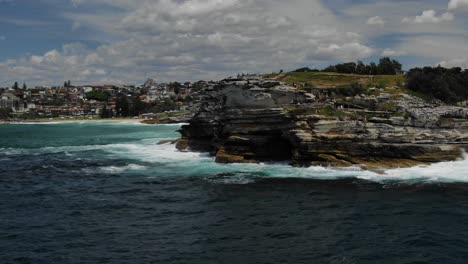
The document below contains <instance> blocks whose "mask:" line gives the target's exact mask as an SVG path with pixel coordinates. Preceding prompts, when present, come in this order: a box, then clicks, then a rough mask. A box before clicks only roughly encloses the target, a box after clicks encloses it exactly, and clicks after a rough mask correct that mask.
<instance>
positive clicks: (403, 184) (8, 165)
mask: <svg viewBox="0 0 468 264" xmlns="http://www.w3.org/2000/svg"><path fill="white" fill-rule="evenodd" d="M179 128H180V125H159V126H152V125H141V124H137V123H125V122H121V123H118V122H109V123H106V122H96V123H79V122H77V123H48V124H27V123H24V124H3V125H0V263H47V264H49V263H203V264H206V263H445V264H446V263H468V160H467V159H463V160H460V161H455V162H446V163H439V164H434V165H431V166H420V167H416V168H409V169H393V170H388V171H386V172H385V173H384V174H377V173H373V172H369V171H362V170H360V169H358V168H347V169H333V168H322V167H311V168H293V167H290V166H288V165H287V164H230V165H222V164H216V163H215V162H214V161H213V158H211V157H209V156H208V155H206V154H203V153H188V152H187V153H184V152H178V151H177V150H176V149H175V147H174V145H171V144H164V145H158V142H160V141H161V140H167V139H176V138H178V136H179V134H178V133H177V132H176V131H177V130H178V129H179Z"/></svg>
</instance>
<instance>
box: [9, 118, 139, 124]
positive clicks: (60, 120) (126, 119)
mask: <svg viewBox="0 0 468 264" xmlns="http://www.w3.org/2000/svg"><path fill="white" fill-rule="evenodd" d="M143 121H144V119H134V118H106V119H101V118H99V119H45V118H44V119H31V120H22V121H5V120H2V121H0V124H22V123H28V124H41V123H95V122H116V123H118V122H129V123H140V124H144V123H143Z"/></svg>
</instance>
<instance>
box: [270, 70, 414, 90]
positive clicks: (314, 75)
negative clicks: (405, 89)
mask: <svg viewBox="0 0 468 264" xmlns="http://www.w3.org/2000/svg"><path fill="white" fill-rule="evenodd" d="M265 77H266V78H272V79H276V80H278V81H282V82H285V83H288V84H308V85H310V86H312V87H316V88H336V87H342V86H350V85H352V84H360V85H362V86H363V87H366V88H370V87H376V88H385V87H393V86H400V87H402V86H404V83H405V77H404V76H403V75H374V76H369V75H358V74H344V73H331V72H288V73H274V74H267V75H265Z"/></svg>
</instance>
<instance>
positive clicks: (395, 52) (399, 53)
mask: <svg viewBox="0 0 468 264" xmlns="http://www.w3.org/2000/svg"><path fill="white" fill-rule="evenodd" d="M381 55H382V56H384V57H391V56H403V55H406V53H405V52H402V51H398V50H394V49H384V50H383V51H382V54H381Z"/></svg>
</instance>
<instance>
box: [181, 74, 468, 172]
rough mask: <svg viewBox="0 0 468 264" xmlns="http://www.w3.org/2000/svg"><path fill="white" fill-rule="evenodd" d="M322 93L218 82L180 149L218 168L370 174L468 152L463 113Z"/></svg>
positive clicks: (383, 96)
mask: <svg viewBox="0 0 468 264" xmlns="http://www.w3.org/2000/svg"><path fill="white" fill-rule="evenodd" d="M319 93H320V91H318V92H316V93H315V94H314V93H307V92H305V91H300V90H298V89H296V88H295V87H290V86H286V85H284V84H282V83H280V82H277V81H274V80H264V79H261V78H231V79H227V80H224V81H221V82H219V83H217V84H216V85H214V86H211V87H207V88H206V89H205V91H204V92H203V96H202V102H201V106H200V110H199V112H198V113H196V115H195V116H194V117H193V118H192V119H191V120H190V123H189V125H186V126H184V127H183V128H182V129H181V131H180V132H181V134H182V139H181V140H180V142H179V143H178V145H177V147H178V148H179V149H181V150H190V151H203V152H210V153H212V154H213V155H214V156H215V157H216V161H217V162H220V163H254V162H263V161H289V162H290V163H291V164H293V165H298V166H310V165H324V166H352V165H362V166H364V167H367V168H370V169H376V168H380V167H382V168H388V167H405V166H413V165H418V164H425V163H432V162H439V161H449V160H455V159H457V158H460V157H461V156H462V154H463V150H464V149H465V148H467V147H468V120H467V118H468V109H467V108H462V107H453V106H445V105H443V104H442V103H437V102H435V103H429V102H426V101H424V100H422V99H420V98H418V97H414V96H410V95H407V94H387V93H380V94H378V95H356V96H354V97H333V96H329V97H328V99H326V100H323V99H321V100H319V99H318V98H320V94H319ZM467 149H468V148H467Z"/></svg>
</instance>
